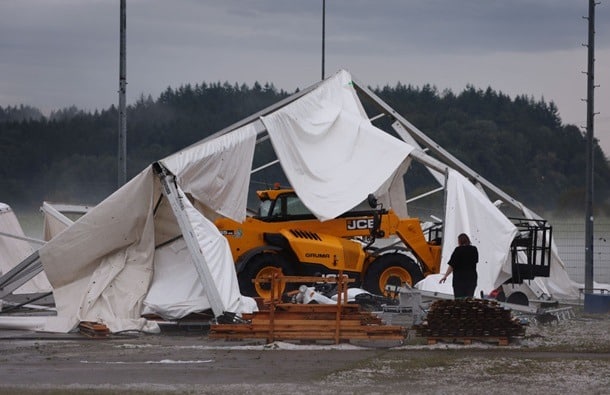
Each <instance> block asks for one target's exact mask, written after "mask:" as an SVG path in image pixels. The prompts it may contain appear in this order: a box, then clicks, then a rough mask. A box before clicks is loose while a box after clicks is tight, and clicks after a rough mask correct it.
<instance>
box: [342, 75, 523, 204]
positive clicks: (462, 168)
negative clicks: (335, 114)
mask: <svg viewBox="0 0 610 395" xmlns="http://www.w3.org/2000/svg"><path fill="white" fill-rule="evenodd" d="M352 82H353V85H354V87H355V88H356V89H357V90H358V91H360V92H361V93H362V94H364V95H366V96H368V97H369V99H371V100H373V101H374V102H375V103H376V104H377V105H378V106H379V107H380V108H381V109H382V110H384V111H385V112H386V113H387V114H388V116H390V117H392V118H394V119H396V120H397V121H398V122H400V123H401V124H402V126H403V127H404V128H405V129H406V130H407V131H408V133H409V134H410V135H411V136H412V137H413V138H414V139H415V140H416V141H417V142H418V143H420V144H422V145H423V146H424V147H426V148H428V149H429V150H431V151H432V152H433V153H435V154H436V155H438V156H439V157H441V158H442V159H443V160H445V161H447V162H448V163H449V165H450V166H451V167H452V168H455V169H456V170H458V171H459V172H460V173H461V174H462V175H464V176H466V177H469V178H471V179H473V180H476V181H477V182H480V183H481V184H482V185H484V186H485V187H487V188H488V189H490V190H491V191H493V192H494V193H495V194H496V195H498V196H500V197H501V198H502V199H504V201H506V203H509V204H511V205H512V206H513V207H515V208H517V209H518V210H522V209H523V205H522V204H521V203H520V202H519V201H518V200H516V199H514V198H513V197H511V196H510V195H508V194H507V193H505V192H504V191H502V190H501V189H500V188H498V187H496V186H495V185H494V184H492V183H491V182H489V181H488V180H486V179H485V178H483V177H482V176H481V175H480V174H478V173H477V172H475V171H474V170H472V169H471V168H469V167H468V166H466V165H465V164H464V163H462V162H461V161H460V160H459V159H457V158H456V157H454V156H453V155H451V154H450V153H449V152H448V151H446V150H445V149H443V148H442V147H441V146H440V145H438V144H437V143H436V142H434V140H432V139H431V138H429V137H428V136H426V135H425V134H424V133H423V132H422V131H421V130H419V129H418V128H416V127H415V126H414V125H413V124H411V123H410V122H409V121H407V120H406V119H405V118H404V117H403V116H401V115H400V114H399V113H398V112H397V111H396V110H394V109H393V108H392V107H390V106H389V105H388V104H387V103H386V102H384V101H383V100H381V98H379V96H377V95H376V94H375V93H373V91H371V90H370V89H369V88H367V87H366V86H364V85H362V84H361V83H360V82H358V81H356V80H355V79H352ZM399 135H400V133H399ZM401 138H402V139H403V140H405V138H404V137H403V136H401ZM416 151H417V150H414V151H413V152H412V156H413V158H414V159H415V160H418V161H419V162H421V163H423V164H425V165H429V164H430V161H429V160H428V159H427V158H426V157H429V155H427V154H425V153H424V152H423V151H419V152H416ZM427 162H428V163H427ZM437 162H438V161H437ZM438 163H440V162H438ZM446 167H447V166H446V165H444V166H443V168H442V169H441V168H438V167H437V168H436V169H437V170H439V171H441V172H444V171H445V170H444V168H446Z"/></svg>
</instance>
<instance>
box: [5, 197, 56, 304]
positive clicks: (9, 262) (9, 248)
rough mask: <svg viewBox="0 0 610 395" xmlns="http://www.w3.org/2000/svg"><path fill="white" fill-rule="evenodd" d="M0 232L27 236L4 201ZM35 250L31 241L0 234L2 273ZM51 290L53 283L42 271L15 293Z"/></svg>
mask: <svg viewBox="0 0 610 395" xmlns="http://www.w3.org/2000/svg"><path fill="white" fill-rule="evenodd" d="M0 232H2V233H6V234H9V235H13V236H18V237H25V234H24V232H23V228H22V227H21V225H20V224H19V220H18V219H17V216H16V215H15V212H14V211H13V209H11V207H10V206H9V205H7V204H4V203H0ZM33 252H34V248H33V247H32V246H31V244H30V243H29V242H27V241H25V240H20V239H16V238H14V237H9V236H2V235H0V275H1V274H3V273H7V272H8V271H9V270H11V269H12V268H14V267H15V266H16V265H17V264H19V263H20V262H21V261H22V260H24V259H25V258H27V257H28V256H30V255H31V254H32V253H33ZM49 291H51V284H49V280H47V276H46V275H45V274H44V272H42V273H40V274H37V275H36V276H35V277H34V278H32V279H31V280H30V281H28V282H27V283H25V284H23V285H22V286H21V287H19V288H18V289H16V290H15V292H14V293H15V294H24V293H36V292H49Z"/></svg>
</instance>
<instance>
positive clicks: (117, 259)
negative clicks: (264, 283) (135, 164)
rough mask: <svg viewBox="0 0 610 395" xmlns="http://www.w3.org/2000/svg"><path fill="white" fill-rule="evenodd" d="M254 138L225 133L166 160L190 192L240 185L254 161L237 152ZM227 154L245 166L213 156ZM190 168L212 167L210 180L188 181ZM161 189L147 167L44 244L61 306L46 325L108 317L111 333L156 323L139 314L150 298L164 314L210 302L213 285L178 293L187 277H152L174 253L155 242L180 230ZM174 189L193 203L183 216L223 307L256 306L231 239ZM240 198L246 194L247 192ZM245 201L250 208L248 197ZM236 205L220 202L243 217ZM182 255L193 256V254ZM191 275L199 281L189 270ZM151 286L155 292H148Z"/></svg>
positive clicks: (59, 327) (153, 308)
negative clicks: (241, 282)
mask: <svg viewBox="0 0 610 395" xmlns="http://www.w3.org/2000/svg"><path fill="white" fill-rule="evenodd" d="M251 137H252V133H247V132H244V133H235V134H233V135H230V136H226V137H225V136H223V137H220V138H218V139H215V140H213V141H211V142H208V143H206V144H203V145H202V146H200V147H195V148H193V149H191V150H188V151H187V152H181V153H178V154H176V155H175V156H172V157H169V158H167V159H166V162H167V163H168V164H169V166H170V167H171V168H173V169H174V170H175V171H176V173H177V177H176V179H177V183H179V182H182V185H184V188H185V189H186V190H188V191H192V193H193V196H199V197H200V198H201V195H198V194H197V191H198V189H197V188H198V187H201V188H203V189H204V190H206V191H218V190H219V189H225V190H230V189H233V188H238V189H239V188H241V187H242V185H243V184H244V183H245V184H246V185H247V181H246V182H244V181H245V180H244V179H243V178H240V177H238V175H239V174H245V175H247V174H248V171H249V166H251V165H250V163H249V162H248V161H247V160H243V159H244V157H243V156H239V155H236V153H237V152H236V151H237V150H242V149H243V147H244V146H248V145H249V146H251V150H253V146H254V141H253V140H252V139H251ZM248 141H249V142H250V143H249V144H248ZM240 152H241V151H240ZM241 153H243V152H241ZM223 154H226V155H228V157H231V158H236V159H237V160H235V159H234V160H233V161H232V162H234V166H237V167H244V168H247V169H248V171H245V172H244V171H241V172H240V171H234V170H236V167H231V169H232V170H233V172H231V173H223V171H222V170H224V171H226V169H220V168H219V166H218V162H219V161H218V160H216V159H218V157H219V155H220V156H222V155H223ZM191 155H192V156H191ZM187 158H188V159H187ZM220 162H221V163H226V161H223V160H220ZM193 169H207V170H209V171H208V172H206V173H205V174H206V175H207V176H208V178H206V179H205V181H204V180H202V178H195V179H194V181H191V182H189V175H190V174H191V173H190V172H191V171H193ZM219 169H220V170H219ZM228 174H230V177H229V176H228ZM181 177H182V178H181ZM219 177H226V179H225V180H222V179H221V178H219ZM181 180H182V181H181ZM161 188H162V186H161V183H160V181H159V178H158V177H156V176H155V174H154V171H153V168H152V166H149V167H148V168H147V169H146V170H144V171H143V172H141V173H140V174H139V175H138V176H136V177H134V178H133V179H132V180H131V181H130V182H129V183H127V184H126V185H124V186H123V187H122V188H120V189H119V190H117V191H116V192H115V193H114V194H112V195H111V196H110V197H109V198H107V199H105V200H104V201H103V202H101V203H100V204H99V205H97V206H96V207H94V208H93V209H92V210H91V211H89V212H88V213H87V214H85V215H84V216H83V217H81V218H80V219H79V220H78V221H76V222H75V223H74V224H73V225H71V226H70V227H69V228H67V229H66V230H65V231H64V232H62V233H60V234H59V235H58V236H56V237H55V238H53V239H52V240H50V241H49V242H48V243H47V244H46V245H45V246H44V247H43V248H41V249H40V258H41V261H42V264H43V267H44V270H45V272H46V273H47V276H48V277H49V281H50V282H51V284H52V285H53V289H54V294H55V301H56V305H57V308H58V315H57V317H54V318H51V319H49V321H48V323H47V326H46V328H45V329H46V330H48V331H54V332H67V331H70V330H72V329H73V328H74V327H75V326H76V325H77V324H78V323H79V322H81V321H94V322H103V323H105V324H106V325H107V326H108V327H109V328H110V330H111V331H113V332H118V331H123V330H129V329H137V330H154V329H155V328H154V327H152V328H151V327H149V326H147V325H148V324H149V323H148V322H147V321H146V320H145V319H143V318H141V315H142V313H143V310H144V305H145V299H146V300H147V303H148V304H147V305H146V308H147V309H148V310H147V311H148V312H150V313H157V314H159V315H161V316H166V317H177V316H184V315H185V314H188V313H189V312H191V311H201V310H205V309H207V308H210V307H211V306H210V303H209V300H208V298H207V297H206V296H207V294H208V293H209V292H211V290H210V289H209V288H208V289H204V287H203V286H200V287H192V286H191V287H190V289H191V290H192V292H191V293H188V294H184V293H182V294H181V293H179V292H171V290H173V289H177V288H180V289H182V290H184V289H185V288H189V287H188V284H183V283H176V282H174V279H173V278H172V277H171V276H167V277H160V276H157V277H155V281H154V282H153V281H152V280H153V273H154V269H155V267H158V272H159V273H163V271H164V269H163V266H164V265H168V264H171V260H172V258H175V257H176V256H175V255H173V256H172V255H171V254H170V255H169V259H164V257H165V258H168V254H167V253H165V254H164V253H163V252H162V250H161V251H160V253H157V252H156V249H155V246H163V245H167V244H168V243H170V244H171V243H172V242H174V241H175V240H177V239H179V238H180V236H181V230H180V226H179V224H178V223H177V220H176V218H175V217H174V215H173V214H172V212H171V207H170V205H169V204H167V203H163V202H162V199H161V196H162V190H161ZM177 192H178V193H179V194H180V197H179V199H180V200H181V201H182V203H183V204H184V205H185V206H188V207H190V208H187V210H186V211H187V213H186V217H187V220H188V221H189V224H190V226H191V229H193V236H194V237H195V238H196V239H197V242H198V248H199V249H200V251H201V253H202V254H203V255H204V256H205V262H206V263H207V265H208V266H209V272H210V274H211V276H212V279H210V280H211V282H212V283H213V287H214V292H215V293H217V294H218V299H219V300H220V303H222V306H223V308H224V310H225V311H227V312H233V313H242V312H251V311H252V309H253V303H252V302H251V301H250V300H248V299H249V298H245V297H242V296H241V295H240V294H239V288H238V285H237V279H236V274H235V268H234V265H233V261H232V259H231V256H230V252H229V250H228V244H227V241H226V240H225V239H224V237H223V236H222V235H220V233H219V232H218V231H217V230H215V228H214V226H213V225H212V224H211V223H210V222H209V221H208V220H207V219H205V217H203V215H201V214H200V213H199V212H198V211H197V210H195V209H194V208H192V206H190V203H189V201H188V199H187V198H186V196H185V195H184V193H183V192H182V190H180V188H179V187H178V189H177ZM240 199H244V200H245V196H243V197H242V198H240ZM205 203H207V205H208V206H209V207H211V208H218V207H219V206H218V205H215V202H214V201H205ZM241 206H242V207H244V208H245V203H244V204H242V205H241ZM239 207H240V203H235V204H234V205H233V206H230V207H228V208H227V207H222V212H223V213H224V214H225V215H228V216H231V215H232V216H238V214H239ZM244 211H245V210H244ZM183 258H185V259H187V260H192V257H191V256H188V255H187V256H183ZM191 266H192V265H191ZM177 268H179V266H178V267H177ZM170 272H171V270H170ZM180 274H184V273H180ZM191 274H192V272H191ZM190 279H191V281H194V282H197V281H200V279H198V278H197V277H196V276H195V277H193V276H192V275H191V276H190ZM151 283H152V286H151ZM208 285H209V284H208ZM149 290H150V291H152V292H150V295H149ZM168 290H169V292H168ZM147 295H148V296H149V297H148V299H147ZM159 295H165V297H164V299H163V301H159V298H158V296H159ZM172 298H173V299H172Z"/></svg>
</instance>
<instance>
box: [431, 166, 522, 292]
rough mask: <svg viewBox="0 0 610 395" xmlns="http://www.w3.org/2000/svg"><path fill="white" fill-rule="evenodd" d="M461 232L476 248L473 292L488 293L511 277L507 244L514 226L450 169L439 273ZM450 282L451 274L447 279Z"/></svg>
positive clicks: (509, 243) (466, 181)
mask: <svg viewBox="0 0 610 395" xmlns="http://www.w3.org/2000/svg"><path fill="white" fill-rule="evenodd" d="M460 233H466V234H467V235H468V236H469V237H470V240H471V242H472V244H473V245H474V246H476V247H477V249H478V250H479V263H478V264H477V273H478V284H477V289H476V291H475V295H478V294H479V293H480V291H483V292H484V293H485V294H488V293H489V292H491V291H492V290H494V289H495V288H497V287H498V286H500V285H501V284H502V283H503V282H504V281H506V280H507V279H509V278H510V277H511V274H510V273H511V266H510V245H511V242H512V240H513V239H514V238H515V236H516V235H517V228H516V227H515V225H514V224H513V223H512V222H511V221H510V220H509V219H508V218H506V216H505V215H504V214H503V213H502V212H501V211H500V210H499V209H498V208H497V207H496V206H494V205H493V204H492V203H491V202H490V201H489V199H487V197H485V195H483V194H482V193H481V192H480V191H479V190H478V189H477V188H476V187H475V186H474V185H473V184H472V183H470V182H469V181H468V180H467V179H466V178H465V177H464V176H462V175H461V174H459V173H458V172H457V171H455V170H449V174H448V178H447V205H446V208H445V227H444V231H443V254H442V259H441V273H445V272H446V270H447V267H448V265H447V262H448V261H449V258H450V257H451V253H452V252H453V250H454V249H455V247H456V246H457V237H458V235H459V234H460ZM451 281H452V276H450V277H449V278H448V279H447V282H449V283H451Z"/></svg>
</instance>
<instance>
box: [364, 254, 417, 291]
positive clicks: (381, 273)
mask: <svg viewBox="0 0 610 395" xmlns="http://www.w3.org/2000/svg"><path fill="white" fill-rule="evenodd" d="M423 278H424V274H423V273H422V272H421V269H420V268H419V266H418V265H417V264H416V263H415V262H414V261H413V260H412V259H411V258H409V257H408V256H406V255H404V254H385V255H381V256H380V257H379V258H377V259H375V260H374V261H373V262H372V263H371V265H370V266H369V269H368V270H367V272H366V274H365V276H364V283H363V288H364V289H366V290H367V291H369V292H371V293H373V294H376V295H386V294H387V291H386V289H385V288H386V285H398V286H400V285H403V284H404V283H407V284H409V285H410V286H413V285H414V284H416V283H418V282H419V281H421V280H422V279H423Z"/></svg>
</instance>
